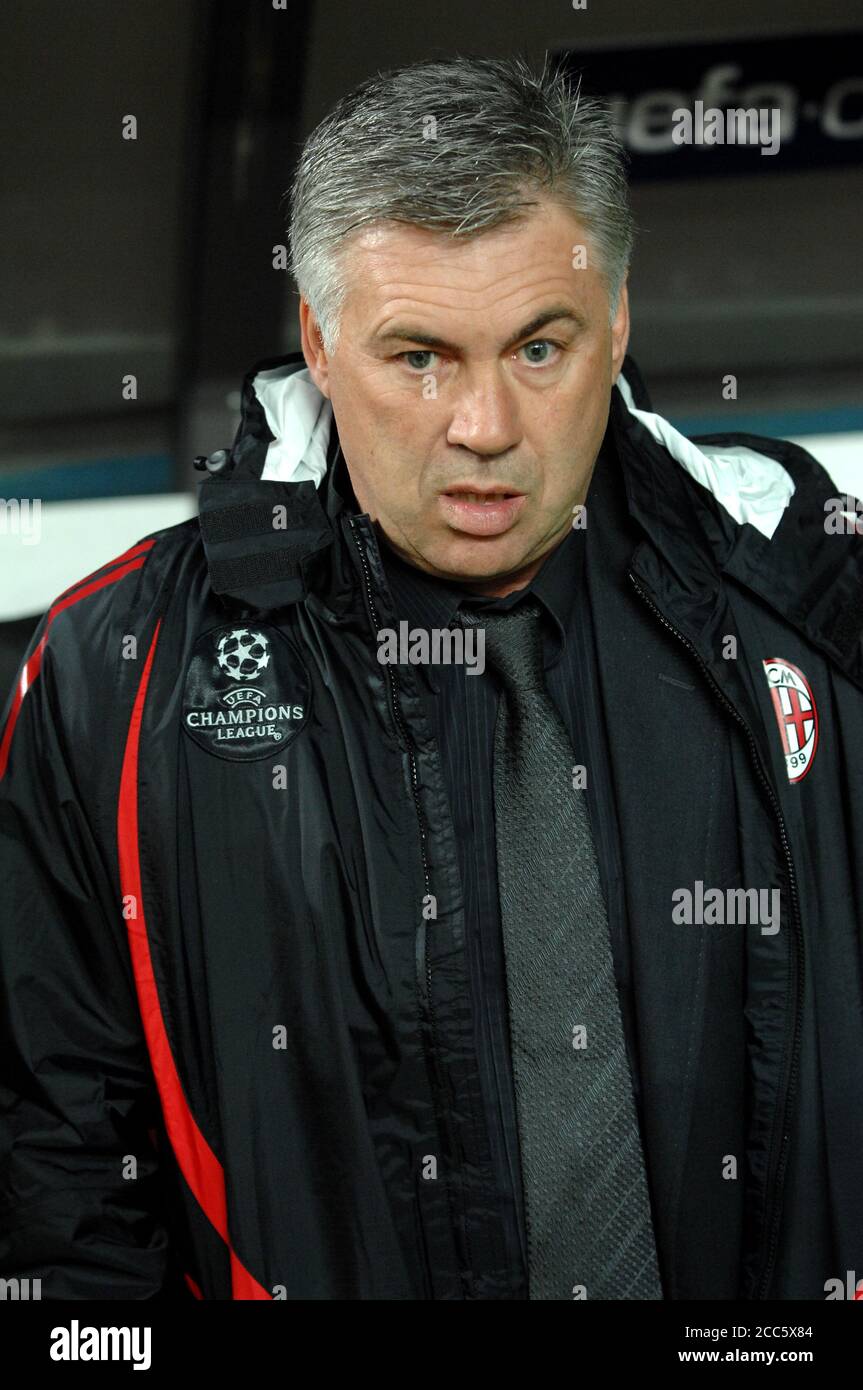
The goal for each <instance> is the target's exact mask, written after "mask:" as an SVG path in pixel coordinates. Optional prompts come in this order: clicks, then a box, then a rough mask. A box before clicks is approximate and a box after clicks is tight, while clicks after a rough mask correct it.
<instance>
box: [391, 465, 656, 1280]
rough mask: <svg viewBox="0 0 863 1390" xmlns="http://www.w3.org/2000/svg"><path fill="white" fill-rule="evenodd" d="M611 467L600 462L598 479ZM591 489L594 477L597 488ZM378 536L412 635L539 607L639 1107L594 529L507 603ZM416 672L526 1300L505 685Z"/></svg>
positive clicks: (507, 1219) (513, 1257) (505, 1217)
mask: <svg viewBox="0 0 863 1390" xmlns="http://www.w3.org/2000/svg"><path fill="white" fill-rule="evenodd" d="M602 466H603V455H602V453H600V456H599V459H598V460H597V464H596V469H600V468H601V467H602ZM594 476H596V471H595V472H594ZM592 484H593V479H592V480H591V488H592ZM591 507H592V492H591V491H589V492H588V496H587V515H588V518H589V524H593V523H594V521H595V520H597V518H595V517H593V515H592V510H591ZM379 537H380V548H381V556H382V560H383V565H384V569H385V571H386V575H387V579H388V582H389V585H390V589H391V593H392V598H393V605H394V609H395V612H396V614H397V616H398V619H399V621H401V620H407V622H408V623H409V626H410V627H411V628H424V629H431V628H446V627H448V626H449V625H450V623H451V622H452V620H453V619H454V617H455V615H456V612H457V610H458V608H459V605H460V603H462V602H464V603H468V604H470V605H472V606H474V607H477V608H488V609H489V610H491V611H495V612H498V611H505V610H508V609H510V608H512V607H513V606H514V605H515V604H517V603H520V602H521V601H522V600H523V599H524V598H525V596H526V595H527V594H532V595H534V596H535V597H536V598H538V599H539V600H540V603H541V606H542V620H541V621H542V625H543V651H544V665H545V672H546V680H547V684H548V690H549V694H550V695H551V698H552V699H553V701H554V703H555V705H556V707H557V709H558V711H559V712H560V715H561V717H562V719H563V721H564V724H565V726H566V728H567V730H568V732H569V736H570V739H571V741H572V745H573V749H574V751H575V763H576V764H580V765H583V766H584V767H585V768H586V770H587V780H586V791H587V799H588V810H589V814H590V819H591V826H592V830H593V836H594V841H595V844H596V852H597V859H598V862H599V870H600V877H601V880H602V884H603V889H604V892H605V899H606V904H607V907H608V915H609V926H610V930H611V937H612V945H613V951H614V957H615V971H616V977H617V983H618V989H619V991H620V995H621V1009H622V1013H623V1021H624V1031H625V1034H626V1037H627V1046H628V1050H629V1057H630V1067H631V1070H632V1073H633V1084H634V1086H635V1089H636V1099H637V1096H638V1078H637V1074H636V1071H635V1067H634V1065H633V1060H634V1059H633V1046H632V1040H633V1024H632V1014H631V1001H630V994H629V967H628V960H627V951H626V939H625V922H624V898H623V886H622V877H621V869H620V849H619V836H618V830H617V823H616V815H615V810H614V805H613V794H612V789H611V779H610V773H609V768H608V752H607V734H606V731H605V728H604V723H603V715H602V711H601V706H600V701H599V699H598V691H597V674H596V662H595V654H594V645H593V644H594V632H593V627H592V624H591V616H590V606H589V603H588V600H587V596H586V591H585V584H584V566H585V563H586V554H587V546H586V537H587V531H586V529H582V528H581V527H574V528H571V529H570V531H569V532H568V533H567V535H566V536H565V538H564V539H563V540H562V541H561V542H560V543H559V544H558V545H557V546H556V547H555V549H554V550H553V551H552V552H551V553H550V554H549V555H548V556H547V557H546V559H545V561H544V563H543V564H542V566H541V568H540V570H539V571H538V573H537V574H536V575H535V576H534V578H533V580H532V581H531V583H530V584H528V585H527V586H526V587H525V588H522V589H518V590H515V591H514V592H513V593H511V594H508V595H507V596H506V597H505V598H499V599H488V598H481V597H478V596H477V595H475V594H472V593H470V592H468V591H467V590H465V589H464V588H463V587H462V586H461V585H459V584H458V583H457V582H450V581H447V580H441V579H437V578H435V577H433V576H430V575H428V574H426V573H425V572H424V571H421V570H419V569H417V568H415V567H414V566H412V565H409V564H407V563H406V562H405V561H403V560H402V559H401V558H400V557H399V556H398V555H396V553H395V552H394V551H393V550H392V549H391V548H390V546H389V544H388V543H387V542H386V539H385V537H383V536H381V535H380V530H379ZM416 670H417V672H418V673H419V676H420V680H419V684H420V688H421V690H422V691H423V692H424V695H425V698H426V703H427V706H428V714H429V719H430V723H431V728H432V731H433V733H434V735H435V738H436V741H437V744H438V747H439V749H440V754H441V759H442V765H443V773H444V781H445V785H446V787H447V791H448V794H449V801H450V807H451V812H452V818H453V826H454V830H455V843H456V845H457V847H458V854H459V868H460V872H461V880H462V886H463V893H464V902H465V926H466V940H467V942H468V953H469V968H470V975H471V996H472V1002H473V1016H474V1028H475V1036H476V1048H477V1058H478V1062H479V1068H480V1080H481V1087H482V1093H483V1101H484V1109H485V1114H486V1121H487V1126H488V1132H489V1139H490V1144H491V1157H492V1165H493V1169H494V1172H495V1175H496V1183H497V1187H498V1190H499V1193H500V1201H501V1212H502V1224H503V1227H504V1230H505V1235H506V1241H507V1249H508V1255H509V1264H510V1268H511V1270H512V1292H511V1295H510V1296H511V1297H515V1298H526V1297H527V1274H526V1270H527V1252H526V1249H525V1223H524V1199H523V1190H522V1178H521V1163H520V1156H519V1144H518V1130H517V1125H516V1108H515V1091H514V1083H513V1075H512V1061H511V1048H510V1035H509V1016H508V1005H507V994H506V973H505V957H504V947H503V933H502V926H501V918H500V904H499V900H498V884H497V851H496V842H495V826H494V798H493V752H494V726H495V720H496V716H497V709H498V701H499V698H500V694H501V686H500V683H499V681H498V680H497V678H496V676H495V675H494V673H493V672H492V669H491V667H490V666H489V665H488V664H487V665H486V667H485V670H484V672H483V673H482V674H474V673H471V674H468V668H467V666H466V665H443V664H441V665H437V666H435V665H426V666H421V667H417V668H416Z"/></svg>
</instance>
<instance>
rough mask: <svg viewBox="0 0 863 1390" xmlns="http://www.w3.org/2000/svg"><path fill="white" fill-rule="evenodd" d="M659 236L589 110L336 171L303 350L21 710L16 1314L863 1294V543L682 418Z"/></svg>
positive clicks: (498, 120)
mask: <svg viewBox="0 0 863 1390" xmlns="http://www.w3.org/2000/svg"><path fill="white" fill-rule="evenodd" d="M631 241H632V224H631V219H630V214H629V210H628V204H627V190H626V182H625V177H624V173H623V165H622V155H621V150H620V147H619V146H618V144H617V142H616V140H615V138H614V135H613V132H612V129H611V126H610V124H609V122H608V117H607V115H606V113H605V112H604V111H603V109H602V108H601V107H600V106H598V105H596V104H594V103H591V102H588V101H586V100H585V99H584V98H581V99H580V100H579V99H578V96H577V94H574V93H572V92H571V91H570V89H569V87H568V85H567V83H566V80H565V78H564V77H563V76H561V75H560V74H559V73H554V72H551V71H549V70H548V69H545V70H543V72H542V73H540V74H533V73H531V72H530V71H529V70H528V69H527V68H526V67H525V66H524V64H522V63H520V62H503V61H487V60H482V61H480V60H467V59H458V60H451V61H447V62H438V63H430V64H425V65H416V66H413V67H408V68H405V69H402V70H399V71H398V72H394V73H386V74H381V75H378V76H377V77H375V78H374V79H372V80H370V81H369V82H367V83H365V84H363V86H362V87H361V88H360V89H358V91H357V92H355V93H352V94H350V95H349V96H348V97H346V98H345V99H344V100H343V101H341V102H340V103H339V104H338V106H337V107H336V109H335V110H334V111H333V112H332V113H331V114H330V115H329V116H328V117H327V119H326V120H325V121H324V122H323V123H322V125H321V126H319V127H318V129H317V130H316V131H315V132H314V134H313V135H312V137H311V138H310V140H309V141H308V143H307V145H306V147H305V149H304V151H303V156H302V159H301V162H300V166H299V169H298V173H297V177H296V180H295V183H294V188H293V201H292V221H291V248H292V256H293V265H294V271H295V274H296V278H297V281H298V285H299V290H300V295H301V298H300V324H301V330H302V354H301V355H300V354H294V355H291V356H287V357H281V358H276V359H269V360H266V361H264V362H262V363H259V364H258V365H257V366H256V367H255V368H253V370H252V372H250V373H249V376H248V377H247V379H246V382H245V389H244V393H243V413H242V423H241V425H240V428H239V430H238V433H237V437H236V440H235V442H234V444H233V447H232V448H231V449H230V450H220V451H217V453H215V454H214V455H211V456H210V458H209V459H208V460H201V463H202V465H205V466H206V468H207V470H208V476H207V477H206V480H205V482H204V484H203V487H202V489H201V505H200V518H199V519H198V518H196V519H195V520H193V521H190V522H188V523H186V524H184V525H182V526H178V527H172V528H170V529H168V530H166V531H162V532H159V533H158V534H155V535H152V536H149V537H147V538H145V539H144V540H142V541H141V542H140V543H139V544H138V545H137V546H135V547H133V548H132V549H131V550H130V551H127V552H126V553H125V554H124V555H121V556H119V557H118V558H117V560H115V561H114V562H112V563H111V564H110V565H107V566H103V567H102V568H101V569H100V570H98V571H97V572H96V573H95V574H93V575H89V576H87V577H86V578H85V579H82V580H81V581H80V582H79V583H78V584H76V585H74V586H73V587H72V588H71V589H70V590H69V591H68V592H67V593H65V594H64V595H62V596H60V598H58V600H57V602H56V603H55V604H54V605H53V607H52V609H51V610H50V612H49V613H48V614H47V615H46V617H45V618H44V620H43V622H42V624H41V626H40V629H39V631H38V632H37V634H36V638H35V639H34V644H33V646H32V649H31V651H30V653H29V654H28V656H27V659H26V661H25V663H24V666H23V669H22V674H21V678H20V680H19V682H18V684H17V688H16V691H15V692H13V695H12V697H11V699H10V702H9V704H8V707H7V711H6V715H5V720H4V725H3V734H2V744H0V773H2V781H0V792H2V803H0V804H2V821H0V830H2V845H3V879H4V884H5V887H6V891H7V914H6V921H5V923H4V927H3V931H2V953H3V979H4V989H5V998H4V1001H3V1002H4V1016H5V1025H4V1026H5V1030H6V1031H5V1036H4V1040H3V1047H2V1054H0V1055H2V1059H3V1060H2V1067H3V1086H4V1095H5V1097H6V1099H7V1101H8V1104H7V1106H6V1116H5V1120H4V1128H3V1133H4V1147H3V1155H2V1169H0V1172H2V1201H3V1221H2V1230H3V1235H2V1243H0V1250H2V1259H0V1268H2V1274H3V1275H4V1276H6V1277H17V1278H20V1279H23V1278H28V1277H30V1278H33V1277H40V1278H41V1279H42V1296H43V1298H66V1297H71V1298H93V1297H108V1298H121V1297H131V1298H140V1299H147V1298H154V1297H169V1296H173V1295H174V1294H176V1293H184V1292H186V1291H189V1292H190V1293H191V1294H194V1295H195V1296H197V1297H203V1298H217V1299H225V1298H240V1299H245V1298H263V1299H266V1298H291V1299H294V1298H320V1299H336V1298H358V1299H360V1298H364V1299H379V1298H398V1299H463V1298H469V1299H480V1298H483V1299H524V1298H534V1299H559V1300H563V1299H567V1300H569V1299H575V1300H578V1301H581V1300H583V1299H587V1300H588V1301H590V1300H591V1299H684V1298H702V1299H703V1298H720V1299H734V1298H738V1297H741V1298H747V1299H764V1298H780V1299H786V1298H797V1297H802V1298H808V1299H817V1298H823V1297H824V1296H825V1288H826V1286H827V1281H828V1280H830V1279H835V1278H839V1279H844V1277H845V1273H846V1270H851V1269H854V1268H855V1262H856V1267H857V1268H859V1267H860V1260H861V1251H863V1204H861V1202H860V1197H859V1189H860V1184H859V1155H860V1153H861V1152H863V1082H861V1080H860V1075H861V1071H860V1057H861V1056H863V997H861V996H863V977H861V972H860V949H861V938H860V932H861V925H860V912H859V907H860V893H859V885H858V878H859V864H858V857H857V856H858V852H859V848H860V837H861V834H863V790H861V782H860V779H859V777H855V776H853V775H849V770H850V769H851V767H852V766H853V758H854V754H855V749H857V748H858V747H860V746H861V739H863V694H861V691H863V645H861V626H863V604H861V593H863V590H861V581H863V563H861V558H860V557H861V551H860V546H859V540H857V538H856V537H855V536H854V535H853V534H843V533H838V534H835V535H834V534H828V533H827V532H826V530H825V524H824V517H825V504H827V503H828V502H829V499H830V496H831V493H832V491H833V489H832V488H831V484H830V481H829V479H828V477H827V475H826V474H825V473H824V472H823V470H822V469H821V468H820V466H819V465H818V464H816V463H815V461H814V460H813V459H811V458H810V457H809V456H808V455H807V454H806V453H805V452H804V451H802V450H801V449H799V448H797V447H795V446H794V445H792V444H789V443H788V442H786V441H781V440H772V439H760V438H755V437H753V436H749V435H723V436H714V437H712V438H705V439H700V440H696V441H690V440H688V439H685V438H684V437H683V436H682V435H680V434H679V433H678V432H677V431H676V430H674V429H673V428H672V426H671V425H669V423H668V422H667V421H666V420H664V419H663V418H662V417H661V416H659V415H657V414H655V413H654V412H653V411H652V409H651V405H650V402H649V400H648V398H647V394H646V391H645V388H644V385H643V383H642V382H641V380H640V377H639V374H638V372H637V369H636V367H635V364H634V363H633V362H632V360H631V359H630V358H629V357H628V356H627V344H628V336H629V309H628V299H627V287H626V272H627V267H628V264H629V256H630V250H631ZM436 652H437V654H438V658H439V659H438V660H435V659H434V654H435V653H436Z"/></svg>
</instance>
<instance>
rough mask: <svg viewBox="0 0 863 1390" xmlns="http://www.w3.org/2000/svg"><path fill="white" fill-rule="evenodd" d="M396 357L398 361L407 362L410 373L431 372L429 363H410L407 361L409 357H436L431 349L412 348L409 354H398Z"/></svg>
mask: <svg viewBox="0 0 863 1390" xmlns="http://www.w3.org/2000/svg"><path fill="white" fill-rule="evenodd" d="M397 356H398V358H399V360H400V361H402V362H407V365H408V366H409V367H410V368H411V370H412V371H415V372H429V371H431V363H430V362H411V361H409V360H408V359H409V358H411V357H436V356H437V353H435V352H432V350H431V348H414V349H413V350H412V351H409V352H400V353H398V354H397Z"/></svg>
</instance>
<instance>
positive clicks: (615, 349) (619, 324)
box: [611, 275, 629, 386]
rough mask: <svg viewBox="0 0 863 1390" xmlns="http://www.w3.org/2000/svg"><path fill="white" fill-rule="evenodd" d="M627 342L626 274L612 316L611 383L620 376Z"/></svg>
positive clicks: (627, 285)
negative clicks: (614, 312)
mask: <svg viewBox="0 0 863 1390" xmlns="http://www.w3.org/2000/svg"><path fill="white" fill-rule="evenodd" d="M628 344H629V276H628V275H627V277H626V279H625V280H624V282H623V284H622V285H621V287H620V297H619V299H618V301H617V313H616V314H615V316H614V323H613V324H612V325H611V384H612V386H614V384H615V383H616V381H617V378H618V377H619V376H620V369H621V367H622V366H623V359H624V357H625V356H626V349H627V346H628Z"/></svg>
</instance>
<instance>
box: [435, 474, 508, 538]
mask: <svg viewBox="0 0 863 1390" xmlns="http://www.w3.org/2000/svg"><path fill="white" fill-rule="evenodd" d="M526 501H527V497H526V496H525V494H524V493H523V492H516V491H514V490H513V489H512V488H477V487H469V486H461V485H459V486H457V487H452V488H448V489H447V491H446V492H442V493H441V494H440V506H441V510H442V512H443V516H444V519H445V521H446V522H447V524H448V525H449V526H450V527H452V529H453V530H454V531H460V532H462V533H463V534H464V535H468V536H500V535H502V534H503V533H504V532H505V531H508V530H509V529H510V527H511V526H513V525H514V524H515V521H516V519H517V517H518V514H519V512H520V511H521V509H522V507H523V506H524V504H525V502H526Z"/></svg>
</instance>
